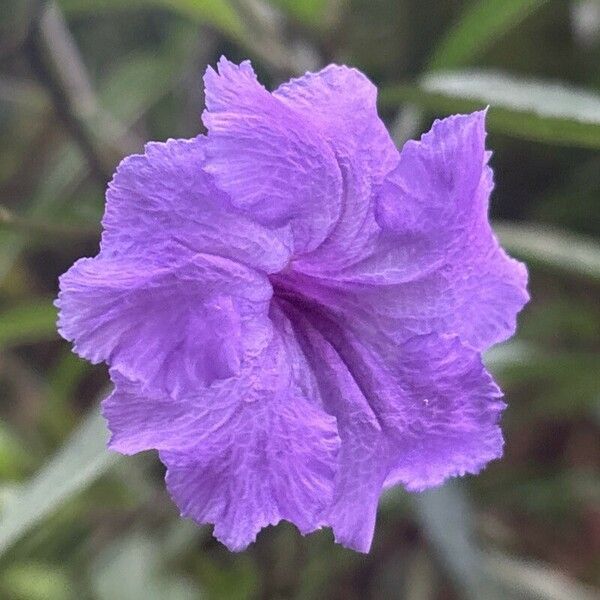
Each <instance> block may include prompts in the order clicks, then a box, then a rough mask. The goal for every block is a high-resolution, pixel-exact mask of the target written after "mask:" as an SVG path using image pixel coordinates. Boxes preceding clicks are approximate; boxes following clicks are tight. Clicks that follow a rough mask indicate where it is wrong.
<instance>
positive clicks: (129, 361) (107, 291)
mask: <svg viewBox="0 0 600 600" xmlns="http://www.w3.org/2000/svg"><path fill="white" fill-rule="evenodd" d="M271 296H272V288H271V286H270V284H269V281H268V279H267V278H266V277H265V276H264V275H260V274H258V273H257V272H256V271H253V270H251V269H248V268H247V267H244V266H243V265H240V264H238V263H235V262H233V261H230V260H228V259H224V258H221V257H218V256H213V255H206V254H196V255H195V256H194V257H193V258H192V259H189V260H186V261H184V262H182V263H180V264H178V265H174V266H172V267H170V268H166V267H152V265H144V264H139V263H137V262H132V261H126V260H121V259H115V258H105V257H103V256H102V255H99V256H97V257H96V258H93V259H89V258H85V259H81V260H79V261H78V262H76V263H75V264H74V265H73V267H71V269H70V270H69V271H67V273H65V274H64V275H63V276H62V277H61V278H60V293H59V296H58V300H57V303H56V304H57V306H58V308H59V321H58V328H59V332H60V333H61V335H62V336H63V337H64V338H66V339H67V340H70V341H73V342H74V346H73V348H74V350H75V352H77V353H78V354H79V355H80V356H82V357H84V358H87V359H88V360H89V361H91V362H93V363H97V362H100V361H106V362H107V363H108V364H109V365H110V366H111V367H114V368H116V369H118V370H119V371H120V372H121V373H122V374H123V375H124V376H126V377H128V378H130V379H133V380H139V381H143V382H144V383H145V385H146V386H147V387H148V388H150V389H156V390H158V391H165V392H167V393H171V394H175V395H180V394H184V393H186V392H187V391H189V390H190V389H194V388H195V387H198V386H200V387H202V386H206V385H209V384H210V383H211V382H212V381H214V380H215V379H221V378H227V377H231V376H232V375H235V374H236V373H237V372H238V371H239V369H240V367H241V363H242V361H243V360H244V357H245V356H246V354H247V353H248V352H249V351H252V350H253V349H254V348H256V347H258V348H262V347H264V346H266V344H267V343H268V341H269V339H270V336H271V334H272V327H271V323H270V321H269V319H268V316H267V313H268V307H269V302H270V299H271Z"/></svg>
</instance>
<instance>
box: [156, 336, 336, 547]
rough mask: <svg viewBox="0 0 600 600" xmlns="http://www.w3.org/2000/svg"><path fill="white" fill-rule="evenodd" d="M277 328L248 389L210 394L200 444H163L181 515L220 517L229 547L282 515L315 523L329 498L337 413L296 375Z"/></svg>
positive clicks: (203, 519) (219, 533) (304, 526)
mask: <svg viewBox="0 0 600 600" xmlns="http://www.w3.org/2000/svg"><path fill="white" fill-rule="evenodd" d="M279 335H282V333H281V329H279V331H278V334H277V336H276V338H275V339H274V341H273V343H272V344H271V346H270V347H269V348H268V349H267V350H266V351H265V352H264V353H263V355H262V356H261V357H259V358H258V359H257V365H256V367H255V371H256V375H257V377H256V378H255V379H254V380H252V379H247V378H246V381H251V382H252V392H251V394H250V395H248V396H244V395H242V396H239V395H237V394H224V393H221V394H217V395H216V396H215V397H214V398H208V399H207V401H206V402H205V406H206V409H205V416H203V418H202V420H201V422H200V427H199V430H198V443H197V444H196V446H195V447H194V448H193V449H185V450H177V449H175V450H162V451H161V452H160V458H161V460H162V461H163V463H164V464H165V465H166V466H167V477H166V481H167V486H168V489H169V492H170V493H171V495H172V497H173V499H174V501H175V502H176V504H177V505H178V506H179V507H180V509H181V514H182V516H185V517H190V518H192V519H194V521H196V522H197V523H199V524H203V523H214V524H215V528H214V535H215V537H217V538H218V539H219V540H221V541H222V542H223V543H224V544H225V545H226V546H227V547H228V548H229V549H231V550H242V549H244V548H245V547H246V546H247V545H248V544H249V543H251V542H252V541H254V539H255V537H256V534H257V533H258V531H260V529H262V528H263V527H265V526H267V525H269V524H276V523H277V522H279V521H280V520H281V519H286V520H288V521H291V522H292V523H294V524H295V525H296V526H297V527H298V529H299V530H300V531H301V532H302V533H308V532H311V531H314V530H315V529H318V528H319V527H320V526H321V525H322V515H323V512H324V511H325V510H326V509H327V507H328V506H329V504H330V502H331V495H332V487H333V477H334V473H335V469H336V455H337V452H338V448H339V438H338V435H337V429H336V423H335V419H334V418H333V417H331V416H330V415H328V414H327V413H325V412H324V411H323V410H322V409H321V408H320V407H319V406H318V404H316V403H315V401H314V399H309V398H307V397H305V396H304V395H303V393H302V390H301V388H302V384H301V382H298V381H294V379H293V378H292V380H290V378H289V376H290V371H289V367H290V363H289V357H288V356H287V353H286V351H285V350H284V345H283V344H282V342H281V340H280V339H279V337H278V336H279ZM288 343H289V341H288ZM286 373H287V374H286Z"/></svg>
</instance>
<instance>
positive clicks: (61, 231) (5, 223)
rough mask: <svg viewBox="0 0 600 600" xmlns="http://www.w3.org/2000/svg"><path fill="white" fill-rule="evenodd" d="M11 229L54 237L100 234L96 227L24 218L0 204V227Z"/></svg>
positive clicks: (78, 236)
mask: <svg viewBox="0 0 600 600" xmlns="http://www.w3.org/2000/svg"><path fill="white" fill-rule="evenodd" d="M2 227H3V228H6V229H12V230H15V231H19V232H21V233H26V234H29V235H31V236H36V237H37V236H50V237H56V238H62V237H68V238H92V239H93V238H95V237H98V236H99V235H100V230H99V229H97V228H96V227H87V226H86V227H70V226H68V225H60V224H57V223H49V222H42V221H35V220H32V219H26V218H24V217H20V216H19V215H16V214H15V213H14V212H12V211H11V210H9V209H8V208H6V207H5V206H2V205H0V228H2Z"/></svg>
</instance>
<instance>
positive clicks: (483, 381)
mask: <svg viewBox="0 0 600 600" xmlns="http://www.w3.org/2000/svg"><path fill="white" fill-rule="evenodd" d="M285 306H286V312H287V314H288V315H289V316H290V319H291V320H292V322H293V323H294V325H295V326H296V327H297V328H298V331H299V336H300V339H301V340H302V341H303V345H302V347H303V350H304V352H305V354H306V355H307V356H308V357H309V360H310V363H311V367H312V368H313V370H314V372H315V374H316V377H317V381H318V382H319V385H320V390H321V395H322V397H323V404H324V406H325V408H326V409H327V410H328V411H329V412H331V414H333V415H334V416H335V417H336V419H337V423H338V429H339V435H340V438H341V440H342V446H341V452H340V458H339V470H338V473H337V476H336V480H335V488H334V497H333V502H332V505H331V507H330V510H329V511H328V513H327V516H326V517H325V519H326V522H327V523H328V524H329V525H331V527H332V528H333V530H334V534H335V537H336V540H337V541H340V542H341V543H343V544H344V545H345V546H349V547H351V548H353V549H355V550H359V551H362V552H366V551H368V549H369V546H370V543H371V539H372V535H373V527H374V523H375V514H376V508H377V503H378V499H379V495H380V493H381V489H382V487H383V486H384V485H386V486H387V485H393V484H396V483H402V484H404V485H405V487H406V488H407V489H409V490H412V491H420V490H423V489H425V488H428V487H431V486H435V485H439V484H440V483H442V482H443V481H444V480H445V479H447V478H448V477H452V476H456V475H464V474H465V473H477V472H478V471H479V470H480V469H481V468H483V467H484V466H485V465H486V464H487V463H488V462H489V461H490V460H492V459H494V458H498V457H500V456H501V454H502V447H503V439H502V433H501V431H500V427H499V417H500V413H501V411H502V410H503V408H504V406H505V405H504V403H503V402H502V401H501V400H500V398H501V396H502V394H501V393H500V391H499V389H498V387H497V386H496V385H495V384H494V382H493V380H492V379H491V377H490V376H489V374H488V373H487V372H486V371H485V369H484V367H483V365H482V363H481V359H480V356H479V353H477V352H476V351H474V350H472V349H470V348H467V347H466V346H464V345H463V344H462V343H461V342H460V341H459V340H458V338H456V337H449V336H438V335H435V334H430V335H425V336H416V337H413V338H411V339H409V340H408V341H406V342H405V343H403V344H393V343H389V342H386V341H385V338H384V337H383V336H380V335H379V334H378V332H374V333H373V335H372V336H371V337H369V336H367V335H365V334H364V332H363V335H362V336H361V337H360V338H359V337H357V336H356V335H355V334H354V333H353V332H352V330H351V329H348V328H342V327H340V326H339V325H337V324H335V322H334V321H333V320H331V319H329V318H327V317H326V316H324V315H320V316H318V314H315V313H314V312H313V314H312V315H311V317H306V316H304V312H303V311H301V310H299V309H298V305H297V304H294V302H293V301H288V302H286V304H285Z"/></svg>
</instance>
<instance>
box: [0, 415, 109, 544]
mask: <svg viewBox="0 0 600 600" xmlns="http://www.w3.org/2000/svg"><path fill="white" fill-rule="evenodd" d="M106 437H107V432H106V426H105V424H104V419H103V418H102V417H101V416H100V413H99V412H98V411H94V412H93V413H92V414H91V415H89V416H88V417H87V418H86V419H85V420H84V422H83V423H82V424H81V425H80V427H79V428H78V429H77V430H76V431H75V432H74V433H73V435H72V436H71V437H70V438H69V440H68V441H67V442H66V444H65V445H64V446H63V447H62V448H61V449H60V450H59V451H58V452H57V453H56V454H55V455H54V456H53V457H52V458H51V459H50V461H49V462H48V463H47V464H46V465H45V466H44V467H42V469H41V470H40V471H39V472H38V473H37V474H36V475H35V476H34V477H33V478H32V479H31V480H30V481H29V482H28V483H26V484H24V485H23V487H22V488H21V489H20V490H19V492H18V493H17V494H15V495H14V496H12V497H11V499H10V501H9V502H7V505H6V507H5V509H4V510H3V511H2V515H1V519H0V555H1V554H3V553H4V552H6V550H7V549H8V548H10V547H11V546H12V544H14V543H15V542H16V541H17V540H18V539H19V538H21V537H22V536H23V535H25V534H26V533H27V532H28V531H30V530H31V529H32V527H34V526H35V525H37V524H38V523H39V522H40V521H41V520H42V519H44V518H45V517H47V516H48V515H49V514H51V513H52V512H53V511H54V510H56V509H57V508H58V507H59V506H60V505H61V504H62V503H63V502H64V501H65V500H67V499H68V498H69V497H71V496H73V495H74V494H77V493H78V492H80V491H82V490H83V489H85V488H86V487H87V486H89V485H90V484H91V483H92V482H93V481H95V480H96V479H97V478H98V477H100V475H102V474H103V473H104V472H106V471H107V469H108V468H109V467H111V466H112V465H113V464H114V463H115V462H116V460H117V455H116V454H113V453H111V452H109V451H108V450H107V449H106Z"/></svg>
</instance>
